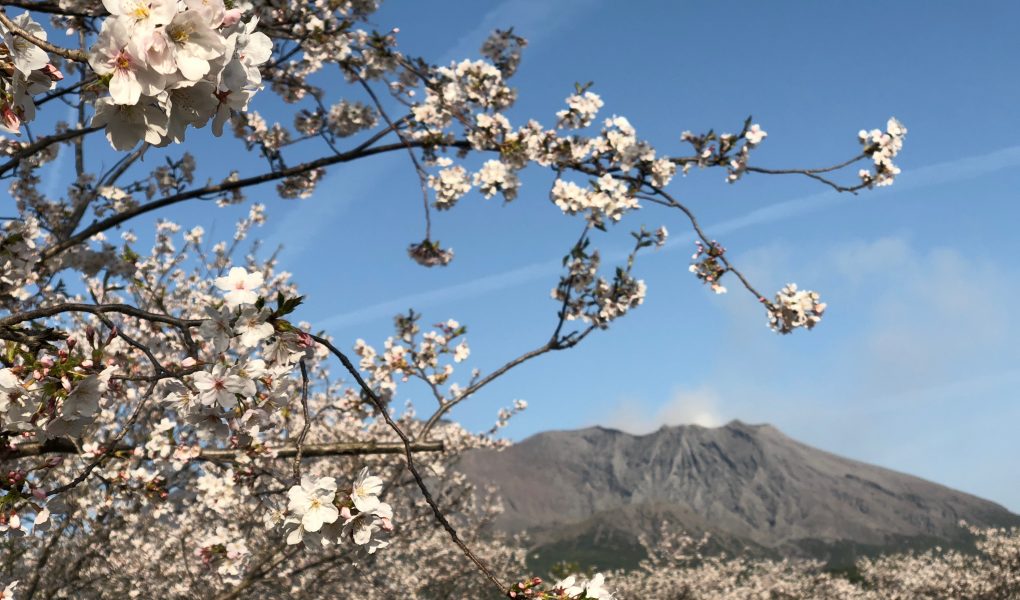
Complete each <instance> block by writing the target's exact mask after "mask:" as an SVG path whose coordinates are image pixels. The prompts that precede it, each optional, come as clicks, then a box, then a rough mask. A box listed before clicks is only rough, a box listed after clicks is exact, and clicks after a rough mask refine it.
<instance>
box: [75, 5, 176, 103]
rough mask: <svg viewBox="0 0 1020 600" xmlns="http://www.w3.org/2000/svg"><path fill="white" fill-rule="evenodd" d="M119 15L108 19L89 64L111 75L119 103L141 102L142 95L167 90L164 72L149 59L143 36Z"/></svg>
mask: <svg viewBox="0 0 1020 600" xmlns="http://www.w3.org/2000/svg"><path fill="white" fill-rule="evenodd" d="M143 39H145V38H142V37H136V36H134V35H133V34H132V32H131V30H130V29H129V28H128V26H127V25H126V24H125V23H124V22H123V21H121V20H119V19H107V20H106V21H105V22H104V23H103V28H102V30H100V32H99V38H98V39H97V40H96V43H95V44H94V45H93V46H92V48H91V49H90V50H89V56H88V58H89V64H90V65H92V69H93V70H95V72H96V74H98V75H109V76H110V97H111V98H113V101H114V103H115V104H137V103H138V100H139V98H140V97H141V96H142V95H143V94H144V95H146V96H155V95H156V94H158V93H160V92H162V91H163V86H164V83H165V80H164V77H163V75H162V74H161V73H157V72H156V71H155V70H154V69H152V68H150V67H149V65H148V64H147V63H146V61H145V51H144V49H143V48H142V45H141V40H143Z"/></svg>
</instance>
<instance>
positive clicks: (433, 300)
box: [316, 145, 1020, 330]
mask: <svg viewBox="0 0 1020 600" xmlns="http://www.w3.org/2000/svg"><path fill="white" fill-rule="evenodd" d="M1014 167H1020V145H1017V146H1010V147H1008V148H1003V149H1001V150H996V151H994V152H989V153H986V154H981V155H975V156H971V157H967V158H962V159H956V160H952V161H947V162H942V163H936V164H933V165H928V166H925V167H920V168H916V169H912V170H909V171H905V172H904V173H903V174H902V175H900V176H899V178H898V179H897V181H896V184H895V185H894V186H893V187H892V188H889V190H887V191H886V193H898V192H904V191H908V190H913V189H918V188H923V187H927V186H932V185H938V184H943V183H949V182H953V181H965V180H967V179H973V178H976V177H980V176H982V175H986V174H989V173H994V172H996V171H1000V170H1003V169H1008V168H1014ZM853 198H854V196H852V195H849V194H839V193H836V192H834V191H833V192H822V193H818V194H811V195H809V196H803V197H801V198H795V199H793V200H786V201H784V202H778V203H775V204H771V205H769V206H766V207H763V208H759V209H756V210H753V211H751V212H748V213H747V214H744V215H741V216H739V217H735V218H733V219H727V220H725V221H720V222H719V223H715V224H713V225H709V226H708V227H706V228H705V230H706V231H708V232H709V233H710V234H711V235H721V234H727V233H732V232H734V231H739V230H742V229H746V228H748V227H753V226H758V225H764V224H768V223H775V222H778V221H783V220H785V219H792V218H795V217H800V216H804V215H806V214H810V213H813V212H817V211H821V210H826V209H829V208H832V207H833V206H836V205H838V204H841V203H843V202H848V201H850V200H851V199H853ZM692 238H693V235H691V234H687V235H683V236H675V237H674V238H673V239H672V241H670V243H669V244H667V247H666V248H664V249H663V251H669V250H672V249H675V248H678V247H686V246H687V245H688V244H689V242H690V240H691V239H692ZM625 256H626V254H625V253H616V254H615V255H613V254H608V255H606V256H605V260H606V261H607V262H612V261H619V260H622V259H623V258H624V257H625ZM560 267H561V264H560V261H559V260H550V261H545V262H538V263H533V264H530V265H527V266H524V267H520V268H517V269H513V270H510V271H506V272H503V273H499V274H494V275H487V276H485V277H482V278H479V279H473V280H470V281H466V282H464V283H458V284H455V285H452V286H448V287H444V288H439V289H435V290H430V291H426V292H420V293H416V294H408V295H406V296H403V297H400V298H396V299H394V300H389V301H386V302H380V303H378V304H372V305H369V306H366V307H364V308H360V309H357V310H354V311H351V312H346V313H339V314H335V315H332V316H329V317H326V318H325V319H322V320H319V321H316V324H318V325H321V326H322V327H326V328H327V329H331V330H332V329H338V328H342V327H345V326H347V325H352V324H355V323H363V322H365V321H369V320H372V319H379V318H388V317H390V316H392V315H393V314H394V312H399V311H402V310H406V309H407V307H409V306H414V307H415V308H425V307H427V306H433V305H436V304H439V303H441V302H443V301H446V300H450V299H452V298H457V299H461V300H462V299H465V298H474V297H478V296H483V295H485V294H489V293H492V292H496V291H500V290H504V289H508V288H511V287H515V286H517V285H521V284H524V283H529V282H532V281H535V280H538V279H542V278H546V277H551V276H553V275H555V274H556V273H558V272H559V270H560Z"/></svg>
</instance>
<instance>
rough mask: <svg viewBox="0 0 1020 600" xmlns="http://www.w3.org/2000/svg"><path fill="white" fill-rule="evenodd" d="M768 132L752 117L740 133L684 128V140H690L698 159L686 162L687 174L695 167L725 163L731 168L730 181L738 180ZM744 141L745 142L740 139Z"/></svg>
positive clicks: (728, 174) (745, 122)
mask: <svg viewBox="0 0 1020 600" xmlns="http://www.w3.org/2000/svg"><path fill="white" fill-rule="evenodd" d="M767 136H768V133H767V132H765V130H763V129H762V128H761V125H759V124H757V123H751V119H750V117H748V119H747V120H746V121H744V127H743V130H741V132H740V133H739V134H732V133H722V134H717V133H715V131H709V132H708V133H706V134H701V135H698V134H694V133H692V132H690V131H684V132H683V133H682V134H681V135H680V140H681V141H683V142H687V143H688V144H690V145H691V147H692V148H693V149H694V152H695V157H696V160H693V161H689V162H685V163H684V166H683V169H684V174H686V173H687V172H688V171H689V170H690V169H691V167H693V166H695V165H696V166H698V167H701V168H704V167H708V166H713V165H724V166H726V169H727V175H726V181H727V182H729V183H734V182H736V181H737V180H739V179H740V178H741V177H742V176H743V175H744V173H745V172H746V171H747V163H748V159H749V158H750V155H751V150H753V149H754V148H756V147H757V146H758V145H759V144H761V143H762V141H764V139H765V138H766V137H767ZM741 141H743V142H744V143H743V144H741V143H740V142H741Z"/></svg>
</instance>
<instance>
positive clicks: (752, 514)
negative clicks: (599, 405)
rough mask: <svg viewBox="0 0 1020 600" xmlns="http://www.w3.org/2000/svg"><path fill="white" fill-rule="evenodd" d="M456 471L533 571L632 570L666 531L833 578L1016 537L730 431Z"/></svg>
mask: <svg viewBox="0 0 1020 600" xmlns="http://www.w3.org/2000/svg"><path fill="white" fill-rule="evenodd" d="M459 469H460V470H461V471H462V472H464V473H465V474H466V475H468V476H469V478H470V479H471V480H472V481H474V482H475V483H476V484H479V485H484V486H495V487H496V488H498V490H499V494H500V496H502V498H503V503H504V505H505V507H506V511H505V512H504V513H503V514H502V515H501V516H500V517H499V518H498V520H497V521H496V523H495V526H496V527H498V528H499V529H502V530H505V531H509V532H516V531H523V530H526V531H528V532H529V534H530V535H531V539H532V540H533V542H534V544H535V546H536V549H537V550H536V554H537V555H538V556H539V558H540V559H541V557H542V556H543V555H547V556H552V555H553V554H556V555H559V556H567V557H569V558H570V559H571V560H578V561H580V562H582V563H594V564H597V565H598V566H601V567H610V566H630V565H633V564H634V563H635V562H636V561H637V560H638V559H639V558H640V556H641V550H640V547H639V546H638V545H637V536H638V534H640V533H648V534H653V533H654V532H656V531H657V530H658V528H659V525H660V523H661V522H662V521H664V520H665V521H668V522H670V523H673V524H675V525H676V526H677V527H680V528H682V529H685V530H687V531H688V532H690V533H693V534H700V533H703V532H710V533H712V537H713V540H715V545H716V547H717V548H720V549H726V550H730V551H734V550H737V549H740V548H744V549H746V550H749V551H751V552H753V553H755V554H763V555H774V556H791V555H796V556H811V557H817V558H822V559H825V560H830V561H831V562H833V563H834V564H837V565H841V564H846V563H847V562H849V560H850V559H852V558H854V557H856V556H859V555H862V554H874V553H877V552H881V551H884V550H899V549H903V548H907V547H914V548H924V547H929V546H934V545H936V544H941V545H943V546H953V545H959V544H966V541H967V538H966V536H965V535H964V534H963V532H962V531H961V529H960V527H959V526H958V522H959V521H960V520H961V519H965V520H966V521H967V522H969V523H973V524H975V525H1020V516H1017V515H1014V514H1012V513H1010V512H1009V511H1008V510H1006V509H1005V508H1003V507H1002V506H999V505H998V504H995V503H993V502H989V501H986V500H982V499H980V498H977V497H975V496H971V495H969V494H965V493H962V492H958V491H955V490H952V489H949V488H946V487H944V486H941V485H937V484H935V483H931V482H929V481H925V480H923V479H919V478H917V477H912V476H910V475H905V474H903V473H897V472H895V471H890V470H888V469H883V468H880V467H876V466H873V465H868V464H865V463H861V462H857V461H853V460H849V459H846V458H842V457H839V456H836V455H834V454H830V453H828V452H824V451H821V450H818V449H816V448H812V447H810V446H806V445H804V444H801V443H799V442H796V441H794V440H792V439H790V438H788V437H786V436H785V435H783V434H782V433H781V432H780V431H779V430H777V429H776V428H774V427H772V426H770V425H747V424H744V423H741V422H739V421H733V422H731V423H729V424H728V425H726V426H723V427H717V428H705V427H699V426H695V425H685V426H679V427H663V428H662V429H660V430H658V431H656V432H654V433H651V434H648V435H642V436H635V435H630V434H626V433H623V432H620V431H615V430H612V429H604V428H601V427H593V428H589V429H582V430H578V431H555V432H547V433H541V434H538V435H535V436H533V437H530V438H528V439H526V440H524V441H522V442H520V443H518V444H516V445H514V446H512V447H510V448H509V449H507V450H504V451H502V452H497V451H493V450H478V451H473V452H470V453H468V454H466V455H465V456H464V458H463V459H462V461H461V463H460V465H459ZM538 562H539V564H541V563H542V562H543V561H542V560H539V561H538Z"/></svg>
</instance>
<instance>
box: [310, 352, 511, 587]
mask: <svg viewBox="0 0 1020 600" xmlns="http://www.w3.org/2000/svg"><path fill="white" fill-rule="evenodd" d="M311 337H312V339H314V340H315V341H316V342H318V343H319V344H321V345H322V346H324V347H325V348H326V349H327V350H329V351H330V353H331V354H333V356H335V357H336V358H337V359H338V360H339V361H340V362H341V363H342V364H343V366H344V368H345V369H347V372H348V373H350V374H351V376H352V377H354V380H355V381H356V382H357V383H358V385H359V386H360V387H361V389H362V391H363V392H364V393H365V395H366V396H368V398H369V399H370V400H371V401H372V404H373V405H374V406H375V409H376V410H377V411H378V412H379V415H380V416H382V418H383V420H385V421H386V424H387V425H389V427H390V429H392V430H393V432H394V433H396V434H397V436H398V437H399V438H400V441H401V442H402V443H403V444H404V459H405V461H406V463H407V470H408V471H410V472H411V475H412V476H413V477H414V481H415V483H416V484H418V489H419V490H421V494H422V496H424V497H425V502H427V503H428V505H429V507H430V508H431V509H432V514H433V515H435V517H436V521H438V522H439V524H440V525H441V526H442V527H443V529H444V530H446V533H447V534H448V535H449V536H450V539H451V540H453V543H454V544H456V545H457V547H458V548H460V550H461V552H463V553H464V556H467V557H468V559H470V560H471V562H472V563H474V564H475V566H476V567H478V570H479V571H481V572H482V574H484V575H485V577H486V579H488V580H489V581H490V582H491V583H492V584H493V585H494V586H496V588H497V589H498V590H499V592H500V594H504V593H506V591H507V587H506V585H505V584H504V583H503V582H501V581H500V580H499V578H498V577H496V574H495V573H493V572H492V570H491V569H489V567H487V566H486V565H485V563H484V562H482V560H481V559H480V558H478V557H477V556H476V555H475V553H474V552H472V551H471V549H470V548H468V547H467V544H465V543H464V541H463V540H461V539H460V536H459V535H458V534H457V530H456V529H454V527H453V525H452V524H451V523H450V521H449V520H448V519H447V518H446V515H444V514H443V512H442V511H441V510H440V509H439V505H438V504H436V501H435V499H434V498H433V497H432V492H430V491H429V488H428V486H426V485H425V481H424V480H423V479H422V476H421V473H419V472H418V468H417V467H416V466H415V464H414V456H412V454H411V446H412V444H413V443H414V442H412V441H411V439H410V438H409V437H407V434H406V433H404V430H403V429H401V428H400V426H399V425H397V424H396V422H394V421H393V417H391V416H390V413H389V411H387V410H386V405H385V404H384V403H383V401H382V400H381V399H380V398H379V396H378V395H377V394H376V393H375V391H374V390H373V389H372V388H371V386H369V385H368V383H366V382H365V380H364V379H363V378H362V377H361V373H359V372H358V369H357V368H356V367H355V366H354V363H352V362H351V360H350V359H349V358H347V355H346V354H344V353H343V352H341V351H340V350H339V349H337V347H336V346H334V345H333V344H332V343H331V342H330V341H329V340H327V339H325V338H322V337H319V336H317V335H313V336H311Z"/></svg>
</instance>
